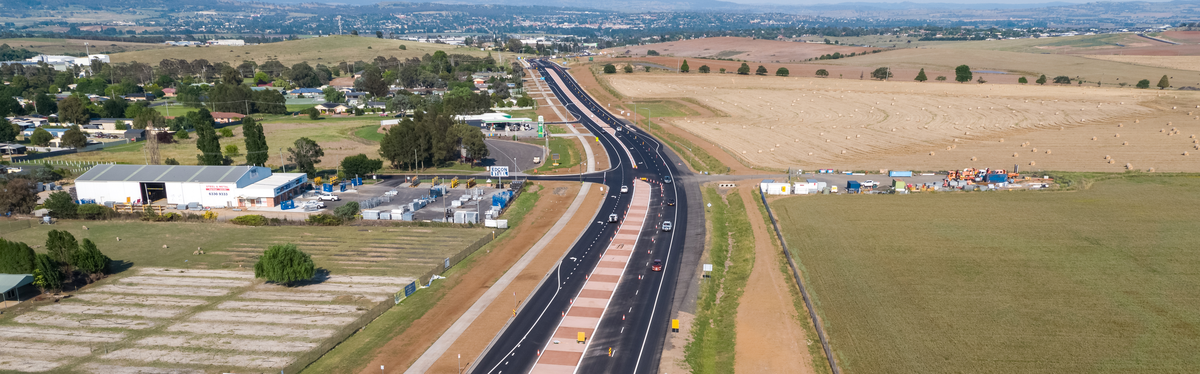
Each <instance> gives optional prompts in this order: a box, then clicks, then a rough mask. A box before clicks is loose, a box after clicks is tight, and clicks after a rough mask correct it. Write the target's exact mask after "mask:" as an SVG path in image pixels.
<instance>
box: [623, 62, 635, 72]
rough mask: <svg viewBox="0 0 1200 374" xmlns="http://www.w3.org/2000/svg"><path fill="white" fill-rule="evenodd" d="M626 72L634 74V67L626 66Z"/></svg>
mask: <svg viewBox="0 0 1200 374" xmlns="http://www.w3.org/2000/svg"><path fill="white" fill-rule="evenodd" d="M624 70H625V73H632V72H633V65H629V64H625V68H624Z"/></svg>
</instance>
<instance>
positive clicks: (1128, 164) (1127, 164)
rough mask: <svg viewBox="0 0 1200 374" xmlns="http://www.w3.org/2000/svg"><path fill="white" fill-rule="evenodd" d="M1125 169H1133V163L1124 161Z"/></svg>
mask: <svg viewBox="0 0 1200 374" xmlns="http://www.w3.org/2000/svg"><path fill="white" fill-rule="evenodd" d="M1125 169H1126V170H1133V164H1130V163H1126V164H1125Z"/></svg>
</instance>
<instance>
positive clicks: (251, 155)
mask: <svg viewBox="0 0 1200 374" xmlns="http://www.w3.org/2000/svg"><path fill="white" fill-rule="evenodd" d="M242 136H243V137H245V138H246V163H247V164H250V165H259V166H262V165H265V164H266V162H267V159H268V158H270V156H271V155H270V154H269V153H268V151H270V149H269V148H268V147H267V136H266V135H265V134H264V133H263V126H262V125H261V124H259V123H258V121H256V120H254V117H249V116H247V117H246V118H243V119H242Z"/></svg>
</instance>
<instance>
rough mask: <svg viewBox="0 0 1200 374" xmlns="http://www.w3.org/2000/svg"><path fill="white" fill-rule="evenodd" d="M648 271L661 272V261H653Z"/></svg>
mask: <svg viewBox="0 0 1200 374" xmlns="http://www.w3.org/2000/svg"><path fill="white" fill-rule="evenodd" d="M650 270H653V271H662V260H654V264H653V265H650Z"/></svg>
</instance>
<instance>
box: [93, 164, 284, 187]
mask: <svg viewBox="0 0 1200 374" xmlns="http://www.w3.org/2000/svg"><path fill="white" fill-rule="evenodd" d="M254 169H255V167H253V166H194V165H96V166H95V167H92V168H91V170H88V171H87V172H86V173H83V175H81V176H79V178H77V179H75V181H76V182H79V181H92V182H117V181H136V182H210V183H233V182H237V180H238V179H240V178H241V177H242V176H243V175H246V173H251V172H255V173H257V172H258V171H255V170H254ZM268 173H269V171H268Z"/></svg>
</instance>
